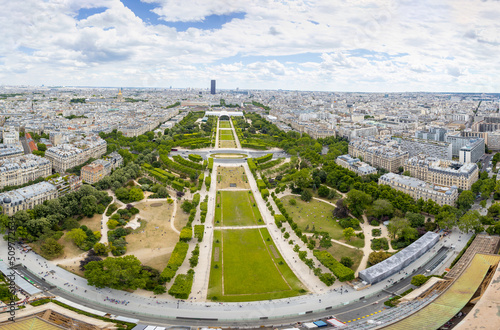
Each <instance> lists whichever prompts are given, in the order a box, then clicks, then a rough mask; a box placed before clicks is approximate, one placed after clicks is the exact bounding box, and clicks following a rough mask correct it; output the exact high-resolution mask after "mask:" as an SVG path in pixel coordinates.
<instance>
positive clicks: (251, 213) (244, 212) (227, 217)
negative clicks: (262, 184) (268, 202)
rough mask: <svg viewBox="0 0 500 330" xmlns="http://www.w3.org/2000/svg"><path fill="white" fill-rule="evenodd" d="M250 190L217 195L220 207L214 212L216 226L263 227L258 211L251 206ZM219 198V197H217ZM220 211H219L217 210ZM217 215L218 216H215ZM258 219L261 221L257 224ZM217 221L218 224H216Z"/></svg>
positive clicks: (224, 192) (251, 196) (251, 195)
mask: <svg viewBox="0 0 500 330" xmlns="http://www.w3.org/2000/svg"><path fill="white" fill-rule="evenodd" d="M249 192H250V190H243V191H221V192H220V195H219V194H218V193H217V199H218V200H220V201H221V203H220V207H216V210H215V225H216V226H253V225H263V224H264V222H263V220H262V216H261V214H260V212H259V209H258V207H257V205H256V206H253V204H254V203H253V202H252V201H251V198H253V194H251V193H250V194H249ZM219 196H221V197H219ZM217 209H221V210H217ZM217 213H219V214H217ZM259 219H260V220H261V221H260V222H259ZM217 221H219V222H220V223H217Z"/></svg>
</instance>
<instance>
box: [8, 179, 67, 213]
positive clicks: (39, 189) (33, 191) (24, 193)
mask: <svg viewBox="0 0 500 330" xmlns="http://www.w3.org/2000/svg"><path fill="white" fill-rule="evenodd" d="M57 197H58V193H57V188H56V187H55V186H54V185H53V184H51V183H48V182H40V183H36V184H34V185H31V186H27V187H23V188H19V189H16V190H12V191H8V192H4V193H1V194H0V206H1V207H2V213H4V214H7V215H8V216H12V215H14V214H15V213H16V212H18V211H21V210H28V209H32V208H33V207H35V206H36V205H39V204H42V203H43V202H45V201H48V200H51V199H54V198H57Z"/></svg>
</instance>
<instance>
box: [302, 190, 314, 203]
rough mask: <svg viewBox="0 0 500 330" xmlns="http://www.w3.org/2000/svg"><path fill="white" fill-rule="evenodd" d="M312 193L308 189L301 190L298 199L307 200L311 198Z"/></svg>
mask: <svg viewBox="0 0 500 330" xmlns="http://www.w3.org/2000/svg"><path fill="white" fill-rule="evenodd" d="M312 197H313V195H312V192H311V191H310V190H309V189H304V190H302V194H300V199H302V200H303V201H305V202H309V201H310V200H311V199H312Z"/></svg>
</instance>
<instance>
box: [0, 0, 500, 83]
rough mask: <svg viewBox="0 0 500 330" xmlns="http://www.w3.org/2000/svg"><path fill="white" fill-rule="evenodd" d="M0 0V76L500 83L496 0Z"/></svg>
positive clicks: (20, 79) (19, 79) (12, 79)
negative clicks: (0, 34) (0, 35)
mask: <svg viewBox="0 0 500 330" xmlns="http://www.w3.org/2000/svg"><path fill="white" fill-rule="evenodd" d="M0 4H1V8H2V10H1V11H0V31H2V38H1V41H2V42H0V85H42V84H43V85H45V86H103V87H106V86H109V87H167V88H168V87H170V86H172V87H174V88H186V87H193V88H209V87H210V80H211V79H216V80H217V87H218V88H223V89H235V88H240V89H285V90H310V91H311V90H317V91H351V92H356V91H359V92H404V91H427V92H434V91H435V92H438V91H439V92H478V93H482V92H484V93H488V92H497V93H498V92H500V79H499V77H500V19H499V17H500V1H498V0H447V1H445V0H400V1H396V0H392V1H391V0H371V1H370V0H342V1H341V0H121V1H120V0H23V1H11V0H0Z"/></svg>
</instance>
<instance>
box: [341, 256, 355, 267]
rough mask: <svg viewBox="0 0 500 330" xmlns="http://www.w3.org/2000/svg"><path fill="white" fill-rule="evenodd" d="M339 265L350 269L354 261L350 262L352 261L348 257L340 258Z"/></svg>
mask: <svg viewBox="0 0 500 330" xmlns="http://www.w3.org/2000/svg"><path fill="white" fill-rule="evenodd" d="M340 263H341V264H342V265H344V266H346V267H351V266H352V265H354V261H352V259H351V258H349V257H342V258H341V259H340Z"/></svg>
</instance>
